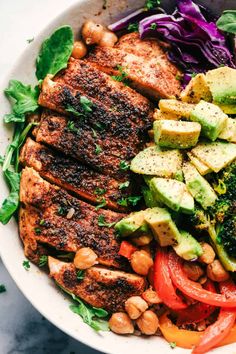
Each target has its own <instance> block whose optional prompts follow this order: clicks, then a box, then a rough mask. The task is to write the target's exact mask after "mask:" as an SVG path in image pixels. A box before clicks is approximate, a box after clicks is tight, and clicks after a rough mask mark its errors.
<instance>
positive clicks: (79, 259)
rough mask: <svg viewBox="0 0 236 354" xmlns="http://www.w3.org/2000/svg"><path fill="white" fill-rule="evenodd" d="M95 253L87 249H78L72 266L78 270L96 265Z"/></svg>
mask: <svg viewBox="0 0 236 354" xmlns="http://www.w3.org/2000/svg"><path fill="white" fill-rule="evenodd" d="M97 258H98V257H97V255H96V253H95V252H94V251H93V250H92V249H91V248H89V247H83V248H80V249H79V250H78V251H77V252H76V254H75V258H74V265H75V267H76V268H78V269H87V268H90V267H92V266H93V265H94V264H96V263H97Z"/></svg>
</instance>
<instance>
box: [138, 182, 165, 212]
mask: <svg viewBox="0 0 236 354" xmlns="http://www.w3.org/2000/svg"><path fill="white" fill-rule="evenodd" d="M142 193H143V197H144V201H145V204H146V207H147V208H154V207H156V206H158V207H161V206H162V204H161V203H159V202H158V201H157V200H156V198H155V197H154V196H153V193H152V192H151V190H150V188H149V187H147V186H143V188H142Z"/></svg>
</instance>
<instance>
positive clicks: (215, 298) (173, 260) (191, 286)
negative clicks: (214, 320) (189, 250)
mask: <svg viewBox="0 0 236 354" xmlns="http://www.w3.org/2000/svg"><path fill="white" fill-rule="evenodd" d="M168 263H169V270H170V276H171V279H172V281H173V283H174V285H175V286H176V287H177V288H178V289H179V290H180V291H182V292H183V293H184V294H186V295H187V296H189V297H191V298H192V299H195V300H198V301H200V302H203V303H206V304H209V305H212V306H219V307H224V308H229V307H236V296H234V297H230V298H227V297H226V296H225V295H223V294H214V293H212V292H210V291H208V290H205V289H202V288H200V287H199V283H195V282H194V281H192V280H190V279H188V277H187V276H186V274H185V272H184V270H183V267H182V262H181V259H180V257H178V256H177V255H176V254H175V253H174V252H170V253H169V262H168Z"/></svg>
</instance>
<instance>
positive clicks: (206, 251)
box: [199, 242, 215, 264]
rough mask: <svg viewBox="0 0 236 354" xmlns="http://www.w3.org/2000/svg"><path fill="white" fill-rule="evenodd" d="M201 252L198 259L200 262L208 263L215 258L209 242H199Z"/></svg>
mask: <svg viewBox="0 0 236 354" xmlns="http://www.w3.org/2000/svg"><path fill="white" fill-rule="evenodd" d="M201 246H202V250H203V254H202V255H201V257H199V261H200V262H202V263H206V264H210V263H212V262H213V261H214V259H215V252H214V250H213V248H212V247H211V246H210V245H209V243H206V242H202V243H201Z"/></svg>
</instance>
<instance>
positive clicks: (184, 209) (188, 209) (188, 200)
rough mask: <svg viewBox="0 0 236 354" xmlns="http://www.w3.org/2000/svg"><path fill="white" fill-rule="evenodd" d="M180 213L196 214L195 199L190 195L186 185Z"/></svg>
mask: <svg viewBox="0 0 236 354" xmlns="http://www.w3.org/2000/svg"><path fill="white" fill-rule="evenodd" d="M179 211H180V212H181V213H184V214H193V213H194V199H193V197H192V195H191V194H190V193H189V191H188V189H187V187H186V185H184V193H183V195H182V199H181V201H180V206H179Z"/></svg>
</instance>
